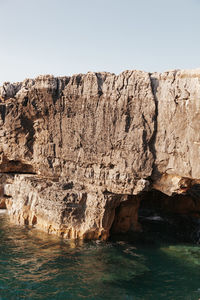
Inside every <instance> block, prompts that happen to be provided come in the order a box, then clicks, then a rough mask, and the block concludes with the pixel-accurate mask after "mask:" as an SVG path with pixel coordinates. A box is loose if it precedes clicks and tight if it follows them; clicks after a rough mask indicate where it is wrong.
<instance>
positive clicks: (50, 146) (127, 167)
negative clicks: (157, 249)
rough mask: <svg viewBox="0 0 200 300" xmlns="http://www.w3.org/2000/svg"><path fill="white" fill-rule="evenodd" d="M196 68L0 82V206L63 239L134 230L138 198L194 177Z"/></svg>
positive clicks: (199, 88)
mask: <svg viewBox="0 0 200 300" xmlns="http://www.w3.org/2000/svg"><path fill="white" fill-rule="evenodd" d="M199 128H200V70H194V71H170V72H165V73H162V74H160V73H153V74H150V73H147V72H142V71H125V72H123V73H121V74H120V75H114V74H111V73H91V72H89V73H87V74H85V75H82V74H79V75H74V76H72V77H58V78H55V77H53V76H49V75H48V76H39V77H37V78H36V79H27V80H25V81H24V82H22V83H14V84H11V83H5V84H4V85H3V86H2V87H0V173H1V177H0V197H1V199H2V200H1V202H0V207H1V205H2V207H4V206H5V205H6V206H7V208H8V212H9V214H10V216H11V219H12V220H14V221H15V222H16V223H19V224H26V225H33V226H36V227H37V228H39V229H43V230H45V231H47V232H49V233H55V234H57V235H60V236H63V237H67V238H88V239H96V238H101V239H106V238H108V236H109V232H110V229H111V227H112V230H113V231H114V232H118V231H119V232H126V231H129V230H136V231H138V230H141V228H140V225H139V224H138V221H137V218H138V217H137V211H138V207H139V202H140V195H141V194H142V193H143V192H145V191H150V190H152V189H157V190H159V191H161V192H163V193H165V194H166V195H168V196H170V195H172V194H174V193H176V194H181V193H185V192H186V191H187V190H189V189H191V187H192V186H193V185H197V184H200V168H199V163H198V162H199V154H200V131H199Z"/></svg>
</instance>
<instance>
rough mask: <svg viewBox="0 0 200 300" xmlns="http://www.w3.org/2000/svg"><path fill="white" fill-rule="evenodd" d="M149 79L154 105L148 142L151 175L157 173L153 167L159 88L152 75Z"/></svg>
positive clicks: (156, 80) (157, 81)
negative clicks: (152, 124) (151, 132)
mask: <svg viewBox="0 0 200 300" xmlns="http://www.w3.org/2000/svg"><path fill="white" fill-rule="evenodd" d="M149 78H150V83H151V91H152V94H153V98H154V103H155V114H154V117H153V122H154V130H153V134H152V136H151V138H150V140H149V149H150V151H151V153H152V155H153V165H152V174H153V173H157V172H158V171H157V167H156V165H155V160H156V149H155V143H156V135H157V131H158V98H157V96H156V93H157V89H158V86H159V80H158V79H157V78H156V77H153V76H152V74H149Z"/></svg>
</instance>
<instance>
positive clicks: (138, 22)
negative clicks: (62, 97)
mask: <svg viewBox="0 0 200 300" xmlns="http://www.w3.org/2000/svg"><path fill="white" fill-rule="evenodd" d="M198 67H200V0H0V85H1V84H2V83H3V82H4V81H11V82H12V81H21V80H23V79H24V78H28V77H32V78H33V77H35V76H38V75H40V74H53V75H55V76H59V75H71V74H74V73H86V72H88V71H109V72H114V73H117V74H118V73H120V72H121V71H123V70H127V69H129V70H130V69H139V70H145V71H150V72H153V71H166V70H169V69H175V68H178V69H190V68H198Z"/></svg>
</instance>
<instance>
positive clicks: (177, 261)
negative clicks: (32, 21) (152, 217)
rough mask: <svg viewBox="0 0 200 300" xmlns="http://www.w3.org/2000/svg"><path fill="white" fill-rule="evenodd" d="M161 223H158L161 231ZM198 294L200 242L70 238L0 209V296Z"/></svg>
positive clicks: (163, 296)
mask: <svg viewBox="0 0 200 300" xmlns="http://www.w3.org/2000/svg"><path fill="white" fill-rule="evenodd" d="M159 228H160V226H157V231H159ZM9 299H31V300H32V299H35V300H36V299H37V300H38V299H48V300H50V299H52V300H56V299H63V300H64V299H72V300H76V299H84V300H86V299H88V300H89V299H94V300H100V299H109V300H110V299H113V300H117V299H124V300H125V299H126V300H132V299H134V300H136V299H137V300H142V299H144V300H151V299H152V300H159V299H162V300H164V299H170V300H172V299H174V300H178V299H180V300H184V299H185V300H186V299H187V300H189V299H195V300H198V299H200V246H199V245H198V244H193V243H182V242H181V243H180V242H179V243H177V242H175V241H172V240H170V241H167V240H166V239H164V241H163V239H161V238H160V235H159V234H157V235H155V234H154V236H152V237H151V239H147V240H146V241H144V240H143V241H134V240H132V241H127V240H124V239H123V238H122V239H120V238H117V239H113V240H112V239H111V240H109V241H107V242H103V241H102V242H101V241H92V242H91V241H88V242H87V241H85V242H83V241H69V240H63V239H61V238H59V237H56V236H53V235H48V234H46V233H44V232H41V231H38V230H37V229H35V228H33V227H32V228H30V227H24V226H16V225H13V224H11V223H10V221H9V217H8V215H7V213H6V211H4V210H1V211H0V300H9Z"/></svg>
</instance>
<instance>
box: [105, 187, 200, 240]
mask: <svg viewBox="0 0 200 300" xmlns="http://www.w3.org/2000/svg"><path fill="white" fill-rule="evenodd" d="M110 239H111V240H112V239H113V240H126V241H130V242H131V241H133V242H136V241H137V242H141V243H147V244H155V243H160V242H173V243H174V242H175V243H176V242H188V243H196V244H200V185H195V186H193V187H192V188H191V189H190V190H189V191H188V192H187V193H185V194H174V195H172V196H167V195H165V194H163V193H162V192H160V191H157V190H152V191H149V192H144V193H142V194H140V195H137V196H133V195H129V196H128V197H127V200H126V201H123V202H121V203H120V205H119V206H118V207H117V208H115V217H114V221H113V223H112V226H111V229H110Z"/></svg>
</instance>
